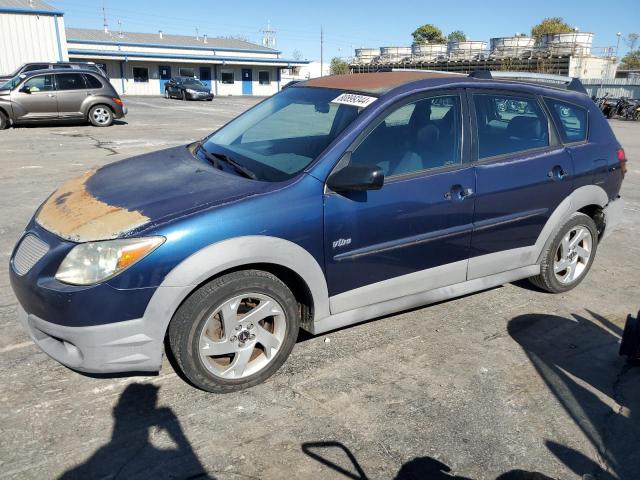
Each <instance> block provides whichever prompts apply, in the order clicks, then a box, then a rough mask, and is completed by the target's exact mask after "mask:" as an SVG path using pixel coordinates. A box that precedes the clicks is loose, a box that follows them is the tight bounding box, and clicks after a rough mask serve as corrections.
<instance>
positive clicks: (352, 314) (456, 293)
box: [310, 265, 540, 334]
mask: <svg viewBox="0 0 640 480" xmlns="http://www.w3.org/2000/svg"><path fill="white" fill-rule="evenodd" d="M539 273H540V265H530V266H527V267H521V268H516V269H514V270H509V271H506V272H502V273H497V274H494V275H489V276H487V277H482V278H475V279H473V280H467V281H464V282H461V283H456V284H454V285H449V286H447V287H440V288H436V289H434V290H429V291H426V292H420V293H415V294H412V295H407V296H404V297H399V298H395V299H393V300H387V301H384V302H380V303H375V304H372V305H367V306H364V307H360V308H355V309H353V310H348V311H346V312H341V313H337V314H335V315H330V316H328V317H325V318H323V319H321V320H318V321H316V322H314V323H312V324H311V325H310V327H311V328H310V332H311V333H313V334H320V333H325V332H328V331H330V330H335V329H336V328H341V327H346V326H348V325H353V324H354V323H359V322H363V321H365V320H371V319H372V318H377V317H381V316H383V315H388V314H390V313H396V312H401V311H403V310H407V309H410V308H414V307H419V306H423V305H428V304H430V303H435V302H440V301H443V300H448V299H450V298H455V297H460V296H462V295H467V294H468V293H473V292H478V291H481V290H486V289H487V288H493V287H497V286H498V285H502V284H505V283H509V282H514V281H516V280H521V279H523V278H529V277H532V276H534V275H538V274H539ZM342 295H343V294H342Z"/></svg>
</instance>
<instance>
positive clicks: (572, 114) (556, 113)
mask: <svg viewBox="0 0 640 480" xmlns="http://www.w3.org/2000/svg"><path fill="white" fill-rule="evenodd" d="M545 101H546V102H547V106H548V107H549V110H551V114H552V115H553V118H554V120H555V122H556V125H557V126H558V130H559V131H560V132H559V133H560V138H562V141H563V142H564V143H571V142H581V141H583V140H586V138H587V111H586V110H585V109H584V108H581V107H578V106H577V105H572V104H571V103H566V102H561V101H560V100H553V99H551V98H547V99H546V100H545Z"/></svg>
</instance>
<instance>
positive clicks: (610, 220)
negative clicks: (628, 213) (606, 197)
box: [602, 197, 624, 240]
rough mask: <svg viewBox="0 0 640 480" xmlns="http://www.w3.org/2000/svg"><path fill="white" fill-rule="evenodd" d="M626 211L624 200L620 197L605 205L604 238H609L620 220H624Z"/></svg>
mask: <svg viewBox="0 0 640 480" xmlns="http://www.w3.org/2000/svg"><path fill="white" fill-rule="evenodd" d="M623 211H624V200H623V199H622V198H620V197H618V198H617V199H615V200H612V201H610V202H609V204H608V205H607V206H606V207H604V209H603V212H604V219H605V227H604V233H603V234H602V239H603V240H604V239H605V238H607V237H608V236H609V235H610V234H611V232H613V231H614V230H615V229H616V228H618V225H620V222H621V221H622V214H623Z"/></svg>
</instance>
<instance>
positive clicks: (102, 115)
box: [89, 105, 113, 127]
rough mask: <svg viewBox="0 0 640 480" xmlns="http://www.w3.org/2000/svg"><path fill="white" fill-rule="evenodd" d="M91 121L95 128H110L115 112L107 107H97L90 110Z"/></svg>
mask: <svg viewBox="0 0 640 480" xmlns="http://www.w3.org/2000/svg"><path fill="white" fill-rule="evenodd" d="M89 121H90V122H91V125H93V126H94V127H109V126H111V124H113V112H112V111H111V109H110V108H109V107H107V106H106V105H96V106H95V107H92V108H91V110H89Z"/></svg>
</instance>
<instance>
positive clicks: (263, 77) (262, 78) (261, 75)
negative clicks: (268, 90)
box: [258, 72, 271, 85]
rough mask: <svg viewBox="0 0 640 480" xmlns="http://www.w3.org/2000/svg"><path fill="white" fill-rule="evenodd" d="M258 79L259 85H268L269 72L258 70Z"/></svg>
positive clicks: (269, 80)
mask: <svg viewBox="0 0 640 480" xmlns="http://www.w3.org/2000/svg"><path fill="white" fill-rule="evenodd" d="M258 81H259V82H260V85H269V84H270V83H271V78H270V75H269V72H258Z"/></svg>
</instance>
